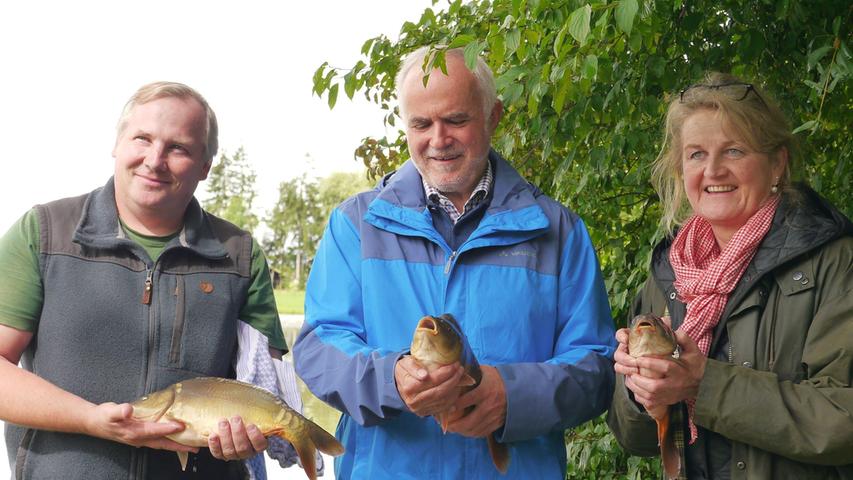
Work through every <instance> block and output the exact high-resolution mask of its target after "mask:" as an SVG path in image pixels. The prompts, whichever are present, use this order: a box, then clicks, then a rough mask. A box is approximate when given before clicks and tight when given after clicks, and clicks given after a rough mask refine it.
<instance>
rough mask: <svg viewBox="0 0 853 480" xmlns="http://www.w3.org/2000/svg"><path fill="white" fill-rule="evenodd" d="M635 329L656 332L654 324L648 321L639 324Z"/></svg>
mask: <svg viewBox="0 0 853 480" xmlns="http://www.w3.org/2000/svg"><path fill="white" fill-rule="evenodd" d="M634 328H635V329H636V330H637V331H642V330H654V329H655V326H654V325H653V324H652V322H647V321H645V320H643V321H640V322H637V326H636V327H634Z"/></svg>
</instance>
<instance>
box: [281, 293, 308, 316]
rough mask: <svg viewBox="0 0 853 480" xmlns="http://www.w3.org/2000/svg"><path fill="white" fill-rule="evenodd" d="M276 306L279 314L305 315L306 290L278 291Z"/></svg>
mask: <svg viewBox="0 0 853 480" xmlns="http://www.w3.org/2000/svg"><path fill="white" fill-rule="evenodd" d="M275 304H276V306H277V307H278V313H283V314H299V315H301V314H303V313H305V290H276V291H275Z"/></svg>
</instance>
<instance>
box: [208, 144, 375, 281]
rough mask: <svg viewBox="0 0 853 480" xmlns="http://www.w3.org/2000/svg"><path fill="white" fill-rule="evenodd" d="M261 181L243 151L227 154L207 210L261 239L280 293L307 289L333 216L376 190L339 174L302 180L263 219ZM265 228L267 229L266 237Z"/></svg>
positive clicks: (218, 164) (355, 176) (286, 185)
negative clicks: (347, 203) (353, 199)
mask: <svg viewBox="0 0 853 480" xmlns="http://www.w3.org/2000/svg"><path fill="white" fill-rule="evenodd" d="M256 177H257V176H256V174H255V171H254V170H253V169H252V166H251V164H250V163H249V161H248V158H247V155H246V151H245V149H244V148H243V147H240V148H238V149H237V150H236V151H235V152H234V153H233V154H228V152H223V153H222V154H220V155H219V158H218V159H217V160H216V161H215V162H214V165H213V167H211V169H210V175H209V176H208V179H207V190H208V192H209V197H208V198H207V199H206V200H205V201H204V202H203V206H204V208H205V209H206V210H207V211H209V212H210V213H212V214H214V215H217V216H219V217H222V218H224V219H226V220H228V221H230V222H232V223H234V224H235V225H237V226H239V227H241V228H243V229H246V230H248V231H250V232H253V233H254V234H255V237H256V238H259V241H260V242H261V246H262V247H263V250H264V253H265V254H266V256H267V260H268V261H269V264H270V268H271V270H272V271H273V274H274V277H275V279H276V282H275V283H276V286H277V287H282V288H304V286H305V280H306V279H307V278H308V272H309V270H310V267H311V261H312V260H313V259H314V253H315V252H316V250H317V244H318V243H319V241H320V237H321V236H322V234H323V229H324V228H325V225H326V221H327V220H328V218H329V215H330V214H331V212H332V210H333V209H334V208H335V207H336V206H337V205H338V204H339V203H340V202H342V201H343V200H345V199H346V198H347V197H349V196H351V195H353V194H355V193H357V192H360V191H363V190H367V189H368V188H370V185H371V184H370V182H368V180H367V178H366V176H365V175H364V174H363V173H342V172H339V173H333V174H331V175H329V176H327V177H324V178H314V177H311V176H309V175H308V174H302V175H301V176H299V177H296V178H293V179H291V180H287V181H283V182H281V183H280V184H279V187H278V199H277V200H276V203H275V205H273V207H272V208H271V209H270V210H268V211H267V213H266V214H265V215H264V216H263V217H261V218H259V217H258V215H256V214H255V213H254V210H253V207H254V206H255V205H254V203H255V199H256V197H257V191H256V187H255V180H256ZM261 223H263V225H264V226H265V227H266V228H265V229H263V232H261V231H260V230H261V229H260V228H259V227H260V226H261ZM259 233H262V235H258V234H259Z"/></svg>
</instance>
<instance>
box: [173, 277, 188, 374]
mask: <svg viewBox="0 0 853 480" xmlns="http://www.w3.org/2000/svg"><path fill="white" fill-rule="evenodd" d="M185 291H186V289H185V286H184V277H183V275H177V276H176V277H175V323H174V325H173V326H172V345H171V347H170V348H169V363H170V364H176V363H178V361H179V360H180V359H181V337H183V335H184V319H185V316H186V312H185V311H186V307H185V303H186V302H185V299H186V293H185Z"/></svg>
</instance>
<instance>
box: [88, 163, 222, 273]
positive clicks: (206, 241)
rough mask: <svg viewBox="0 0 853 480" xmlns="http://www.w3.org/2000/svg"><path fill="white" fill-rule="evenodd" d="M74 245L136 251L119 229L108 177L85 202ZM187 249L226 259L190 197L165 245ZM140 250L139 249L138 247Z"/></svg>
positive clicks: (208, 225) (110, 182)
mask: <svg viewBox="0 0 853 480" xmlns="http://www.w3.org/2000/svg"><path fill="white" fill-rule="evenodd" d="M74 241H75V242H77V243H79V244H81V245H85V246H90V247H96V248H106V249H113V248H119V247H126V248H130V249H132V250H137V248H136V247H137V246H136V244H135V243H134V242H132V241H131V240H129V239H128V238H127V236H126V235H125V233H124V230H122V228H121V224H120V222H119V217H118V209H117V208H116V203H115V182H114V178H113V177H110V179H109V180H108V181H107V183H106V185H104V186H103V187H101V188H98V189H96V190H94V191H93V192H92V193H90V194H89V196H88V197H87V198H86V202H85V203H84V205H83V213H82V215H81V216H80V222H79V223H78V224H77V228H76V230H75V231H74ZM173 246H181V247H185V248H189V249H191V250H193V251H194V252H196V253H198V254H199V255H202V256H204V257H208V258H223V257H225V256H227V253H226V251H225V247H224V246H223V245H222V243H221V242H220V241H219V239H218V238H216V236H215V235H214V234H213V230H212V228H211V226H210V221H209V220H208V218H207V213H206V212H205V211H204V210H203V209H202V208H201V206H200V205H199V203H198V201H197V200H196V199H195V197H193V198H192V199H191V200H190V203H189V205H187V210H186V212H185V214H184V226H183V227H182V228H181V232H180V234H179V235H178V236H176V237H175V238H174V239H172V241H170V242H169V245H167V247H166V248H167V249H169V248H172V247H173ZM140 248H141V247H140Z"/></svg>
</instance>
